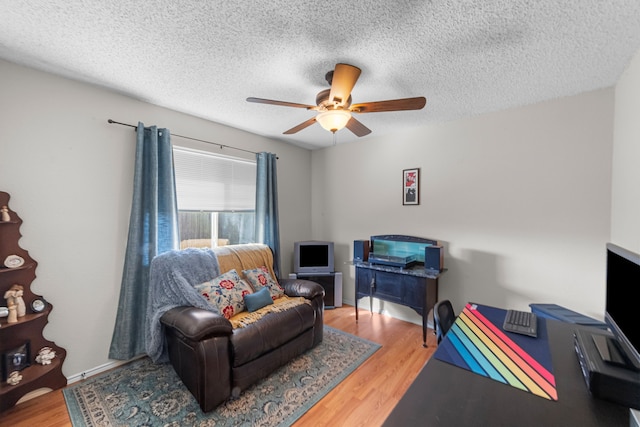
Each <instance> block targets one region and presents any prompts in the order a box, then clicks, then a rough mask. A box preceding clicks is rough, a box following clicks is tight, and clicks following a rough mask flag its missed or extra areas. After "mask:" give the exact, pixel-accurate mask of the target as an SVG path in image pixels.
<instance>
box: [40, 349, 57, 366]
mask: <svg viewBox="0 0 640 427" xmlns="http://www.w3.org/2000/svg"><path fill="white" fill-rule="evenodd" d="M55 357H56V352H55V351H54V350H52V349H51V347H42V348H41V349H40V351H39V352H38V355H37V356H36V362H38V363H39V364H41V365H50V364H51V361H52V360H53V359H55Z"/></svg>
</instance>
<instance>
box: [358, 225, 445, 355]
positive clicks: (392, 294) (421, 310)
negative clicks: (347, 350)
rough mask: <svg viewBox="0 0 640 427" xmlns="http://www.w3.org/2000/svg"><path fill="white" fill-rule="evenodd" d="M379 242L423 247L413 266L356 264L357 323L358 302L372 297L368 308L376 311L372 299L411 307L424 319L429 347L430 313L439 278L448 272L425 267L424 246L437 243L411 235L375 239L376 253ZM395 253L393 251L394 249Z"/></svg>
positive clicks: (424, 334) (423, 332) (362, 262)
mask: <svg viewBox="0 0 640 427" xmlns="http://www.w3.org/2000/svg"><path fill="white" fill-rule="evenodd" d="M376 240H380V241H384V243H385V244H387V246H388V244H389V242H391V245H393V243H395V242H398V243H399V244H400V245H405V249H406V247H408V248H409V249H408V250H412V249H411V248H412V247H413V248H415V247H418V249H417V251H419V250H420V249H419V248H420V247H421V248H422V249H421V250H422V254H421V256H420V254H417V255H418V261H417V262H416V263H415V264H414V265H412V266H410V267H406V268H404V267H397V266H391V265H382V264H375V263H371V262H367V261H354V262H353V265H354V266H355V267H356V299H355V309H356V322H357V321H358V299H360V298H362V297H366V296H368V297H369V307H370V310H371V311H372V312H373V298H377V299H380V300H382V301H388V302H393V303H396V304H400V305H404V306H406V307H410V308H412V309H413V310H414V311H415V312H416V313H418V314H419V315H420V316H422V340H423V346H424V347H426V346H427V317H428V315H429V311H430V310H431V309H432V308H433V306H434V305H435V303H436V301H437V300H438V279H439V277H440V276H441V275H442V274H443V273H444V272H445V271H446V269H444V270H442V271H438V270H429V269H425V268H424V246H425V245H427V246H428V245H437V244H438V242H437V241H435V240H430V239H422V238H418V237H411V236H396V235H387V236H373V237H372V242H373V244H372V246H373V249H374V252H375V250H376ZM391 250H393V249H391Z"/></svg>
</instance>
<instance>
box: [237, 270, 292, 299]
mask: <svg viewBox="0 0 640 427" xmlns="http://www.w3.org/2000/svg"><path fill="white" fill-rule="evenodd" d="M242 274H244V277H245V278H246V279H247V280H248V281H249V283H250V284H251V286H253V289H254V290H255V291H256V292H257V291H259V290H260V289H262V288H263V287H266V288H268V289H269V293H270V294H271V299H274V300H275V299H278V298H280V297H281V296H283V295H284V289H282V287H281V286H280V285H279V284H278V282H277V281H276V280H275V279H274V278H273V277H271V274H269V270H268V269H267V267H265V266H262V267H259V268H254V269H252V270H242Z"/></svg>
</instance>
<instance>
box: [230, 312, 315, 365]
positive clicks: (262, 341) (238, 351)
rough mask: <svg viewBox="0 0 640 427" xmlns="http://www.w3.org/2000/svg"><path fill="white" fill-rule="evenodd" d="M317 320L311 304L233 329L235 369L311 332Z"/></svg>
mask: <svg viewBox="0 0 640 427" xmlns="http://www.w3.org/2000/svg"><path fill="white" fill-rule="evenodd" d="M269 307H271V306H269ZM265 309H266V308H265ZM315 319H316V318H315V312H314V309H313V307H312V306H311V304H300V305H296V306H295V307H292V308H289V309H287V310H285V311H282V312H275V313H269V314H267V315H265V316H264V317H262V318H261V319H260V320H259V321H257V322H255V323H252V324H250V325H247V326H245V327H243V328H236V329H234V330H233V334H232V335H231V346H232V348H233V358H232V364H233V366H234V367H237V366H242V365H244V364H245V363H248V362H251V361H252V360H255V359H257V358H258V357H260V356H262V355H263V354H265V353H267V352H269V351H271V350H273V349H275V348H277V347H280V346H281V345H282V344H284V343H286V342H288V341H290V340H292V339H293V338H295V337H297V336H298V335H300V334H301V333H303V332H304V331H306V330H308V329H310V328H312V327H313V326H314V322H315Z"/></svg>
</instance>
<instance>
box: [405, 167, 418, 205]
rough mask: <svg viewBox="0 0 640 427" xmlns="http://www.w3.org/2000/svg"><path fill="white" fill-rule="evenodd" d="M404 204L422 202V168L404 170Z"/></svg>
mask: <svg viewBox="0 0 640 427" xmlns="http://www.w3.org/2000/svg"><path fill="white" fill-rule="evenodd" d="M402 204H403V205H419V204H420V168H414V169H405V170H403V171H402Z"/></svg>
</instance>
